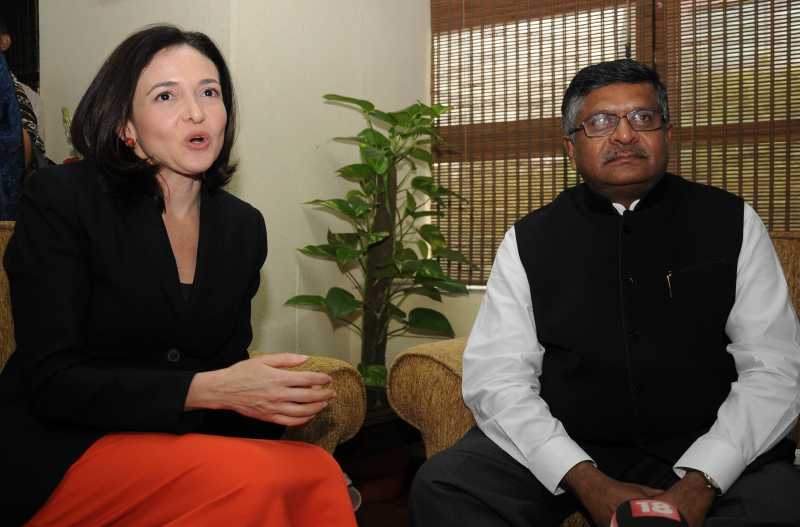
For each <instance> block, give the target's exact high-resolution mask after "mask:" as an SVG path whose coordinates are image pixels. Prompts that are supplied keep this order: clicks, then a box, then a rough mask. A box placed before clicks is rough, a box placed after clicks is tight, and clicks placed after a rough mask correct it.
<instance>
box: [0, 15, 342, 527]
mask: <svg viewBox="0 0 800 527" xmlns="http://www.w3.org/2000/svg"><path fill="white" fill-rule="evenodd" d="M234 121H235V112H234V94H233V87H232V85H231V80H230V75H229V73H228V69H227V67H226V65H225V62H224V60H223V58H222V56H221V55H220V53H219V51H218V49H217V48H216V46H215V45H214V44H213V43H212V42H211V41H210V40H209V39H208V37H206V36H205V35H202V34H200V33H186V32H183V31H180V30H179V29H177V28H174V27H171V26H156V27H151V28H149V29H145V30H143V31H140V32H138V33H136V34H134V35H132V36H130V37H129V38H128V39H126V40H125V41H124V42H123V43H122V44H121V45H120V46H119V47H118V48H117V49H116V50H115V51H114V52H113V53H112V54H111V56H110V57H109V58H108V60H107V61H106V62H105V64H104V65H103V66H102V67H101V69H100V71H99V72H98V74H97V77H96V78H95V79H94V81H93V82H92V84H91V86H90V87H89V89H88V91H87V92H86V94H85V95H84V97H83V99H82V100H81V103H80V105H79V106H78V109H77V111H76V114H75V118H74V120H73V124H72V129H71V135H72V139H73V143H74V145H75V147H76V148H77V150H78V151H80V152H81V153H82V154H83V156H84V157H85V158H86V160H85V161H82V162H79V163H75V164H70V165H64V166H59V167H54V168H48V169H44V170H42V171H40V172H39V173H37V174H35V175H34V176H32V177H30V178H29V180H28V181H27V183H26V188H25V191H24V193H23V196H22V199H21V202H20V206H19V216H18V222H17V225H16V229H15V233H14V237H13V238H12V240H11V241H10V243H9V247H8V249H7V252H6V257H5V266H6V270H7V272H8V275H9V281H10V284H11V294H12V305H13V313H14V319H15V329H16V337H17V350H16V352H15V353H14V354H13V355H12V357H11V358H10V359H9V362H8V364H7V365H6V368H5V369H4V371H3V373H2V377H0V401H2V403H0V404H2V405H3V406H2V407H0V420H2V422H3V423H4V432H3V434H2V437H3V441H4V444H3V446H2V448H0V451H2V454H0V455H2V456H3V457H2V459H1V460H0V474H2V476H0V477H2V478H3V479H4V480H5V481H4V482H3V485H2V486H3V489H4V492H3V493H1V494H2V495H3V500H4V505H5V507H4V508H3V519H4V520H6V521H8V520H9V518H10V519H11V520H12V521H14V522H15V524H20V523H23V522H25V521H27V522H28V523H27V525H34V526H38V525H59V526H60V525H80V526H94V525H110V524H113V525H136V526H139V525H174V526H180V525H192V526H195V525H236V526H247V525H253V526H261V525H270V526H273V525H278V526H280V525H287V526H288V525H292V526H303V525H326V526H331V525H332V526H338V525H347V526H350V525H355V520H354V516H353V512H352V507H351V506H350V501H349V498H348V496H347V492H346V487H345V482H344V477H343V475H342V473H341V471H340V470H339V468H338V466H337V465H336V463H335V461H333V459H332V458H331V457H330V456H329V455H328V454H327V453H326V452H324V451H323V450H322V449H319V448H317V447H315V446H312V445H308V444H303V443H295V442H288V441H274V440H270V441H265V440H264V438H277V437H279V436H280V434H281V432H282V429H283V427H284V426H292V425H299V424H302V423H305V422H306V421H308V420H309V419H311V418H312V417H313V416H314V415H315V414H316V413H318V412H319V411H320V410H322V409H323V408H324V407H325V406H326V405H327V402H328V401H329V400H330V399H331V398H332V397H334V395H335V394H334V393H333V391H332V390H331V389H330V388H328V387H327V384H328V383H329V382H330V378H329V377H328V376H327V375H325V374H321V373H312V372H293V371H287V370H286V369H285V368H286V367H290V366H295V365H298V364H300V363H302V362H303V361H304V360H305V357H302V356H298V355H292V354H278V355H271V356H264V357H259V358H253V359H248V358H247V346H248V345H249V343H250V341H251V337H252V333H251V327H250V301H251V298H252V297H253V295H254V294H255V292H256V290H257V289H258V283H259V269H260V268H261V265H262V264H263V262H264V259H265V258H266V252H267V246H266V231H265V227H264V220H263V218H262V216H261V214H260V213H259V212H258V211H257V210H256V209H254V208H253V207H251V206H249V205H247V204H246V203H244V202H242V201H240V200H238V199H237V198H235V197H233V196H232V195H230V194H228V193H226V192H224V191H223V190H221V188H220V187H221V186H223V185H224V184H225V183H227V182H228V180H229V179H230V177H231V175H232V174H233V172H234V167H233V166H232V165H231V164H230V152H231V148H232V145H233V138H234V132H235V130H234V128H235V126H234Z"/></svg>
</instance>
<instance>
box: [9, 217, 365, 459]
mask: <svg viewBox="0 0 800 527" xmlns="http://www.w3.org/2000/svg"><path fill="white" fill-rule="evenodd" d="M13 232H14V222H13V221H0V261H2V258H3V255H4V253H5V249H6V246H7V245H8V240H9V239H10V238H11V234H12V233H13ZM15 346H16V344H15V341H14V321H13V319H12V314H11V299H10V297H9V289H8V277H7V276H6V273H5V269H4V268H3V267H2V265H0V369H2V367H3V366H4V365H5V363H6V360H8V357H10V356H11V353H13V351H14V348H15ZM253 353H257V352H253ZM297 369H300V370H309V371H320V372H324V373H327V374H328V375H330V376H331V377H332V378H333V388H334V389H335V390H336V394H337V396H336V398H335V399H334V400H333V401H331V403H330V404H329V405H328V406H327V407H326V408H325V409H324V410H323V411H322V412H320V413H319V415H317V416H316V417H315V418H314V419H312V420H311V421H309V422H308V423H306V424H305V425H303V426H299V427H294V428H289V429H287V430H286V434H285V435H284V438H285V439H292V440H296V441H305V442H307V443H313V444H315V445H318V446H321V447H322V448H324V449H325V450H327V451H328V452H331V453H332V452H333V450H334V449H335V448H336V446H337V445H338V444H340V443H342V442H344V441H347V440H348V439H350V438H351V437H353V436H354V435H355V434H356V432H358V430H359V429H360V428H361V424H362V423H363V422H364V416H365V414H366V408H367V402H366V400H367V399H366V393H365V389H364V383H363V381H362V380H361V376H360V375H359V373H358V372H357V371H356V369H355V368H353V366H351V365H350V364H349V363H347V362H345V361H342V360H339V359H334V358H330V357H311V358H310V359H309V360H308V361H307V362H306V363H305V364H303V365H302V366H300V367H299V368H297Z"/></svg>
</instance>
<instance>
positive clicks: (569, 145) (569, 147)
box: [561, 135, 577, 170]
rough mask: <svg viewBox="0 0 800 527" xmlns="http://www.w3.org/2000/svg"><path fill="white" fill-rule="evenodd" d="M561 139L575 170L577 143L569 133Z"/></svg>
mask: <svg viewBox="0 0 800 527" xmlns="http://www.w3.org/2000/svg"><path fill="white" fill-rule="evenodd" d="M561 140H562V141H563V142H564V150H566V151H567V157H568V158H569V164H570V165H571V166H572V169H573V170H577V168H576V167H575V143H573V142H572V138H571V137H570V136H568V135H565V136H564V137H562V138H561Z"/></svg>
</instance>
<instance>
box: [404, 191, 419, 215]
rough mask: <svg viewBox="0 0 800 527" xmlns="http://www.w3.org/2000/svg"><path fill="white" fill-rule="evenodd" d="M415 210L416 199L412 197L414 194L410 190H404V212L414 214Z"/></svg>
mask: <svg viewBox="0 0 800 527" xmlns="http://www.w3.org/2000/svg"><path fill="white" fill-rule="evenodd" d="M415 210H417V200H415V199H414V194H412V193H411V191H409V190H406V212H407V213H408V214H414V211H415Z"/></svg>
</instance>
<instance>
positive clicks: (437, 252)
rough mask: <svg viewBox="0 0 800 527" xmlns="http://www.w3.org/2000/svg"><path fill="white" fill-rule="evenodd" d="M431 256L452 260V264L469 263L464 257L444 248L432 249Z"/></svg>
mask: <svg viewBox="0 0 800 527" xmlns="http://www.w3.org/2000/svg"><path fill="white" fill-rule="evenodd" d="M433 255H434V256H438V257H440V258H445V259H447V260H453V261H454V262H461V263H465V264H468V263H469V260H467V257H466V256H464V255H463V254H461V253H460V252H458V251H454V250H453V249H447V248H446V247H439V248H434V249H433Z"/></svg>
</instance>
